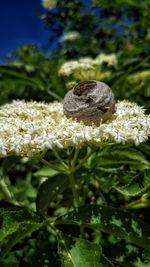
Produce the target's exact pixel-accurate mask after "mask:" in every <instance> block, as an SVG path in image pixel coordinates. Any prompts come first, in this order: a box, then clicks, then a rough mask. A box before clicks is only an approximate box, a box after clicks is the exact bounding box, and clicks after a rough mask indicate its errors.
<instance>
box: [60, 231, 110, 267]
mask: <svg viewBox="0 0 150 267" xmlns="http://www.w3.org/2000/svg"><path fill="white" fill-rule="evenodd" d="M58 253H59V254H60V257H61V262H62V266H63V267H78V266H80V267H91V265H93V266H95V267H109V266H110V267H111V266H113V265H112V264H111V263H110V262H109V261H108V260H107V259H106V258H105V257H104V256H103V254H102V251H101V249H100V246H98V245H97V244H94V243H91V242H89V241H86V240H85V239H80V238H69V237H67V236H64V235H61V239H60V241H59V247H58Z"/></svg>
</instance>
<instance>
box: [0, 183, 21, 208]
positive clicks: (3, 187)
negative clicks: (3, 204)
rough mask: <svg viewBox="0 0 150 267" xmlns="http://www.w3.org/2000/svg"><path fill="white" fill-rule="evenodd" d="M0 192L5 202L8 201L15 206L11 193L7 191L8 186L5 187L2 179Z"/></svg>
mask: <svg viewBox="0 0 150 267" xmlns="http://www.w3.org/2000/svg"><path fill="white" fill-rule="evenodd" d="M0 190H1V192H2V193H3V195H4V198H5V200H6V201H8V202H10V203H14V204H17V202H16V201H15V200H14V198H13V195H12V193H11V192H10V191H9V189H8V186H7V184H6V182H5V181H4V179H1V180H0Z"/></svg>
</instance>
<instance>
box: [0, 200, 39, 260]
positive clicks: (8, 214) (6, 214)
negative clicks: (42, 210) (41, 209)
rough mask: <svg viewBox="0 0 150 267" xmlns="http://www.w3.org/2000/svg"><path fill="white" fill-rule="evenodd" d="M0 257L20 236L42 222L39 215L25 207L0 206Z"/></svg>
mask: <svg viewBox="0 0 150 267" xmlns="http://www.w3.org/2000/svg"><path fill="white" fill-rule="evenodd" d="M0 223H1V229H0V244H1V245H0V249H1V250H0V259H2V257H4V256H5V255H6V254H7V253H8V252H9V250H10V249H11V248H12V247H13V246H14V245H15V244H16V243H18V242H19V241H20V239H21V238H24V237H25V236H27V235H29V234H31V233H32V232H33V231H35V230H37V229H39V228H40V227H41V226H42V225H43V224H42V222H41V220H40V217H38V216H37V215H35V214H33V213H31V212H29V211H28V210H27V209H24V208H21V207H15V206H11V205H4V204H3V203H1V208H0Z"/></svg>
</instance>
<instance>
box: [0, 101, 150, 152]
mask: <svg viewBox="0 0 150 267" xmlns="http://www.w3.org/2000/svg"><path fill="white" fill-rule="evenodd" d="M149 135H150V115H145V114H144V109H143V108H142V107H139V106H138V105H137V104H135V103H130V102H128V101H120V102H118V103H116V112H115V114H114V115H113V116H112V118H111V120H109V121H106V122H105V123H100V125H99V127H96V126H95V125H92V126H86V125H84V124H83V122H77V121H76V120H73V119H71V118H70V119H67V118H66V117H65V116H64V114H63V106H62V103H59V102H54V103H49V104H46V103H40V102H34V101H33V102H25V101H13V102H12V103H11V104H5V105H4V106H1V108H0V157H6V156H9V155H14V154H15V155H21V156H27V157H32V156H34V155H37V154H38V153H40V152H42V151H44V150H45V149H53V147H58V148H60V149H65V148H68V147H71V146H83V145H91V144H92V145H98V146H99V145H101V144H104V143H106V144H107V143H109V142H110V143H112V142H113V143H123V144H124V143H127V142H133V143H135V145H139V144H140V143H142V142H145V141H146V140H147V139H148V136H149Z"/></svg>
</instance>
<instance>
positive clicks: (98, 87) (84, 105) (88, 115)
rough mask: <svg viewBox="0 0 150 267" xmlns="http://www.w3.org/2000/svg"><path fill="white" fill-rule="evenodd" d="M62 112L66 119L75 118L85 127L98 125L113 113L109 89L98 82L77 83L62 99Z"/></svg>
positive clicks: (113, 102)
mask: <svg viewBox="0 0 150 267" xmlns="http://www.w3.org/2000/svg"><path fill="white" fill-rule="evenodd" d="M63 112H64V114H65V115H66V117H67V118H76V120H77V121H83V122H84V124H86V125H92V124H95V125H97V126H98V125H99V124H100V122H104V121H106V120H108V119H110V118H111V116H112V114H113V113H114V112H115V101H114V94H113V92H112V90H111V88H110V87H109V86H108V85H107V84H105V83H103V82H99V81H95V80H87V81H82V82H79V83H78V84H77V85H75V87H74V88H73V89H71V90H70V91H69V92H68V93H67V94H66V95H65V97H64V102H63Z"/></svg>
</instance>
